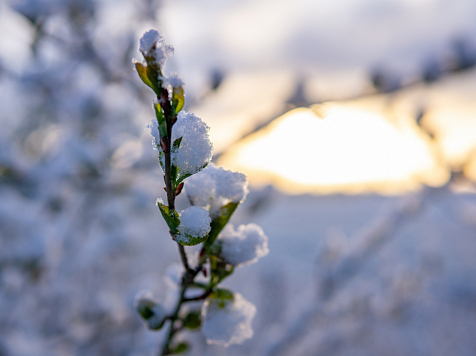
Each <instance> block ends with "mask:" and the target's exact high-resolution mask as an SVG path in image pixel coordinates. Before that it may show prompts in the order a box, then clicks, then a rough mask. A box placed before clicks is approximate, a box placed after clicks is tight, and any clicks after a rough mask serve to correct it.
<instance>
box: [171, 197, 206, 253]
mask: <svg viewBox="0 0 476 356" xmlns="http://www.w3.org/2000/svg"><path fill="white" fill-rule="evenodd" d="M210 223H211V219H210V215H209V214H208V210H207V209H205V208H202V207H200V206H191V207H189V208H187V209H185V210H184V211H182V212H181V213H180V225H179V226H178V231H179V232H178V234H177V235H176V236H175V240H176V241H178V242H180V243H181V244H183V245H196V244H197V243H200V242H202V240H203V238H205V237H206V236H207V235H208V233H209V232H210V229H211V228H210Z"/></svg>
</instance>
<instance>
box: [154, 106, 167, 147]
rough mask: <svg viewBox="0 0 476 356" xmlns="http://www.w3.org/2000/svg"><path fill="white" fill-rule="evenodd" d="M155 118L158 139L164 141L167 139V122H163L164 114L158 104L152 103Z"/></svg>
mask: <svg viewBox="0 0 476 356" xmlns="http://www.w3.org/2000/svg"><path fill="white" fill-rule="evenodd" d="M154 109H155V116H156V117H157V122H158V124H159V132H160V137H162V139H165V138H166V137H167V121H166V120H165V115H164V112H163V111H162V107H161V106H160V104H159V103H154Z"/></svg>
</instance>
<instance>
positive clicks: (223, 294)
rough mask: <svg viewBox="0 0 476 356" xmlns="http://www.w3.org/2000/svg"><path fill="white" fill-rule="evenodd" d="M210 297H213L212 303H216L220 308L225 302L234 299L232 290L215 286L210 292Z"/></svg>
mask: <svg viewBox="0 0 476 356" xmlns="http://www.w3.org/2000/svg"><path fill="white" fill-rule="evenodd" d="M210 299H211V300H213V299H214V303H217V304H218V306H219V307H220V308H224V307H225V306H226V304H228V303H229V302H232V301H233V300H234V299H235V296H234V295H233V292H232V291H230V290H228V289H224V288H217V289H215V290H214V291H213V293H212V294H210Z"/></svg>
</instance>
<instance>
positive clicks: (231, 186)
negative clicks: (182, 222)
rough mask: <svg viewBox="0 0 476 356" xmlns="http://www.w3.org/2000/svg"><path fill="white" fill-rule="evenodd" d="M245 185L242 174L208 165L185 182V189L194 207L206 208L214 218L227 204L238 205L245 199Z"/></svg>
mask: <svg viewBox="0 0 476 356" xmlns="http://www.w3.org/2000/svg"><path fill="white" fill-rule="evenodd" d="M247 185H248V183H247V180H246V176H245V175H244V174H242V173H238V172H232V171H228V170H226V169H223V168H221V167H217V166H215V165H214V164H213V163H210V164H209V165H208V166H207V168H205V169H204V170H203V171H201V172H200V173H198V174H196V175H194V176H193V177H190V178H189V179H188V180H187V184H186V185H185V189H186V192H187V195H188V197H189V199H190V200H191V201H192V202H193V204H194V205H198V206H203V207H204V208H207V209H208V210H209V211H210V216H212V217H214V216H216V215H217V213H218V211H219V209H220V208H221V207H222V206H224V205H226V204H227V203H229V202H234V203H239V202H241V201H242V200H243V199H245V197H246V194H248V186H247Z"/></svg>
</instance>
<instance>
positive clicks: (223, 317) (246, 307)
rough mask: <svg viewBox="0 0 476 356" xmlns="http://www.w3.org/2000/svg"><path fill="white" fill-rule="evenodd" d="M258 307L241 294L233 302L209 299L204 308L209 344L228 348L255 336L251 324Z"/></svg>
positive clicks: (204, 327)
mask: <svg viewBox="0 0 476 356" xmlns="http://www.w3.org/2000/svg"><path fill="white" fill-rule="evenodd" d="M255 314H256V307H255V306H254V305H253V304H252V303H250V302H249V301H247V300H246V299H245V298H243V296H242V295H241V294H239V293H235V294H234V298H233V300H222V299H219V298H209V299H208V300H207V301H206V302H205V303H204V304H203V306H202V316H203V327H202V330H203V334H204V335H205V337H206V338H207V343H209V344H219V345H223V346H225V347H228V346H229V345H231V344H241V343H242V342H243V341H245V340H246V339H249V338H251V337H252V336H253V329H252V328H251V322H252V320H253V318H254V316H255Z"/></svg>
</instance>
